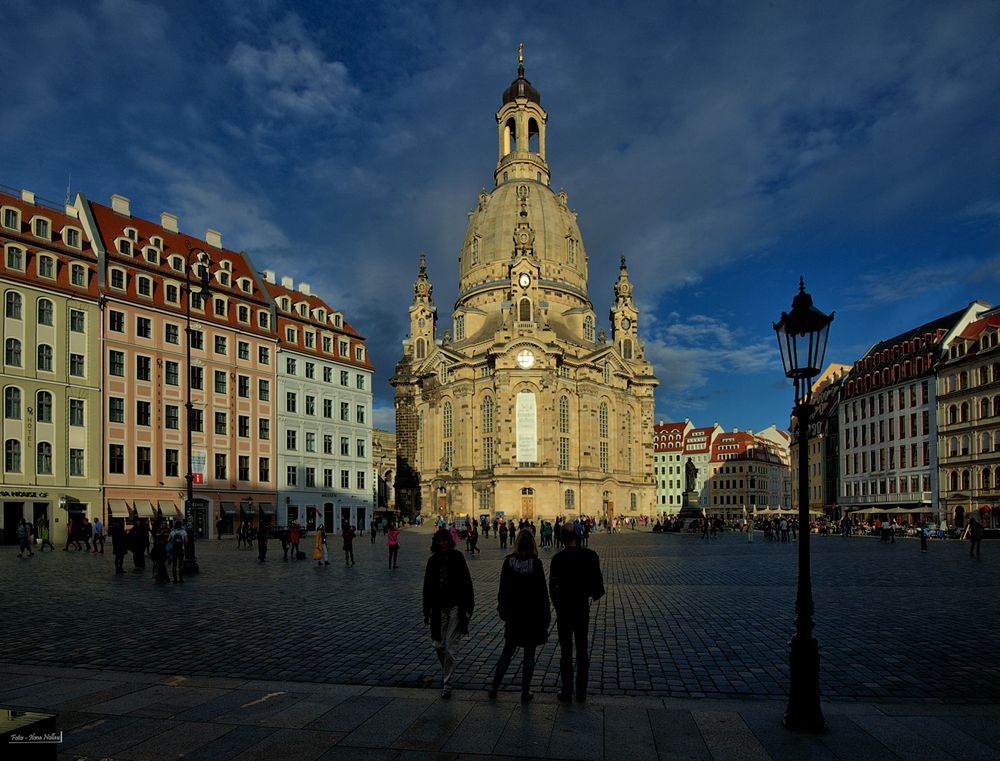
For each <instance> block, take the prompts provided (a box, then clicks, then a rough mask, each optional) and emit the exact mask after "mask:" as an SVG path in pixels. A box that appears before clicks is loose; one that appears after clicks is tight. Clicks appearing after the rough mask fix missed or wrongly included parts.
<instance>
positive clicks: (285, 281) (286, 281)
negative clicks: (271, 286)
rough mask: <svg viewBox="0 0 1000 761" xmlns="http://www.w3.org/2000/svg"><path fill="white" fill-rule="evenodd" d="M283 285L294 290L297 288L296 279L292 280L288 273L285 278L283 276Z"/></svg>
mask: <svg viewBox="0 0 1000 761" xmlns="http://www.w3.org/2000/svg"><path fill="white" fill-rule="evenodd" d="M281 287H282V288H287V289H288V290H290V291H293V290H295V281H294V280H292V278H290V277H288V275H285V276H284V277H283V278H281Z"/></svg>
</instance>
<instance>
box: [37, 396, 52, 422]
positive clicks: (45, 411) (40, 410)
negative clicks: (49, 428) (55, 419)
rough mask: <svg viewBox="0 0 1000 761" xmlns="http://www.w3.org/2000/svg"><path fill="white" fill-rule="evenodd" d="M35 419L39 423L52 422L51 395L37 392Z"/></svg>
mask: <svg viewBox="0 0 1000 761" xmlns="http://www.w3.org/2000/svg"><path fill="white" fill-rule="evenodd" d="M35 419H36V420H37V421H38V422H39V423H51V422H52V394H50V393H49V392H48V391H39V392H38V395H37V396H36V397H35Z"/></svg>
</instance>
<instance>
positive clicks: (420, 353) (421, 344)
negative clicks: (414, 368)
mask: <svg viewBox="0 0 1000 761" xmlns="http://www.w3.org/2000/svg"><path fill="white" fill-rule="evenodd" d="M423 358H424V339H422V338H418V339H417V359H423Z"/></svg>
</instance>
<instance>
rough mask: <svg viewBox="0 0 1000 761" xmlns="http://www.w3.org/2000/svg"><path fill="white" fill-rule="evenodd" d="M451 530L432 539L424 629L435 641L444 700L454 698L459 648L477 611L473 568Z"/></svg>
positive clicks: (425, 579)
mask: <svg viewBox="0 0 1000 761" xmlns="http://www.w3.org/2000/svg"><path fill="white" fill-rule="evenodd" d="M455 546H456V544H455V539H454V537H453V536H452V535H451V532H450V531H448V530H447V529H438V530H437V531H436V532H435V533H434V536H433V537H432V538H431V556H430V558H428V560H427V568H426V570H425V571H424V589H423V614H424V625H425V626H427V625H429V626H430V628H431V632H430V633H431V641H432V642H433V643H434V649H435V651H436V652H437V657H438V662H439V663H440V664H441V697H442V698H444V699H445V700H448V699H449V698H450V697H451V682H452V679H453V678H454V676H455V662H456V660H457V656H458V644H459V641H460V640H461V638H462V636H463V635H464V634H468V632H469V619H471V618H472V610H473V608H474V607H475V592H474V590H473V588H472V576H470V575H469V566H468V565H467V564H466V562H465V557H464V556H463V555H462V553H461V552H455Z"/></svg>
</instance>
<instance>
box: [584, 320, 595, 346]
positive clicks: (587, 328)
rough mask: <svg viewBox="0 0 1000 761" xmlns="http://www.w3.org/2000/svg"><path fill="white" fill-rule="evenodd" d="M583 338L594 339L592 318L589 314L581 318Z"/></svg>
mask: <svg viewBox="0 0 1000 761" xmlns="http://www.w3.org/2000/svg"><path fill="white" fill-rule="evenodd" d="M583 340H584V341H593V340H594V318H593V317H591V316H590V315H589V314H588V315H587V316H586V317H584V318H583Z"/></svg>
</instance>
